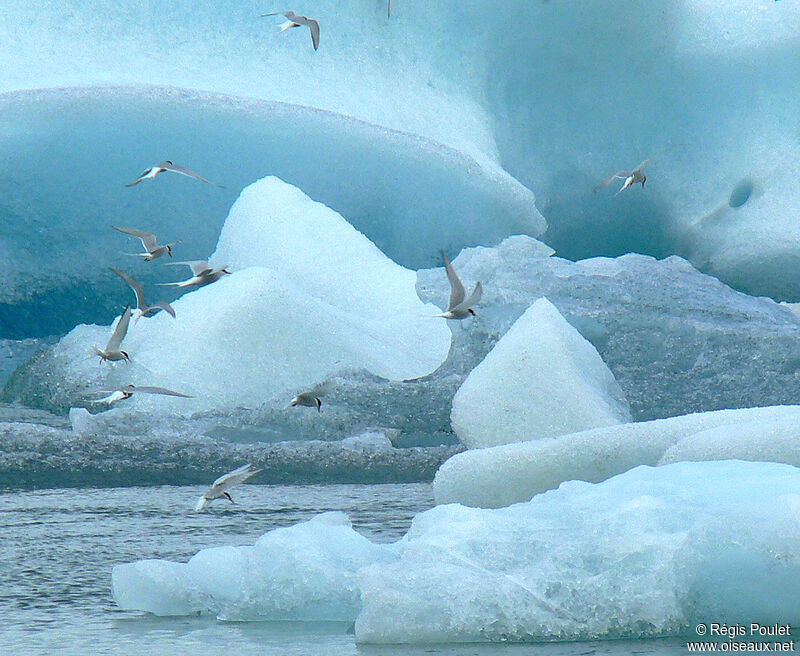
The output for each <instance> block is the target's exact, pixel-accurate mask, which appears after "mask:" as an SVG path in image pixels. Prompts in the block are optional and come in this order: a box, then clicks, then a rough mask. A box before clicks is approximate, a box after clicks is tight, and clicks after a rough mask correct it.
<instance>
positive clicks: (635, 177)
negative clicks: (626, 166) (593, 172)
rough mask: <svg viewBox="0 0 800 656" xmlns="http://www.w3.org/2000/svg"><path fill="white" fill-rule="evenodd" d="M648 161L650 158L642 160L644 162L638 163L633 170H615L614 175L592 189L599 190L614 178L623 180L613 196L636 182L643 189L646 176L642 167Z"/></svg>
mask: <svg viewBox="0 0 800 656" xmlns="http://www.w3.org/2000/svg"><path fill="white" fill-rule="evenodd" d="M649 161H650V158H647V159H646V160H644V162H642V163H641V164H639V166H637V167H636V168H635V169H633V171H617V172H616V173H615V174H614V175H612V176H610V177H608V178H606V179H605V180H603V181H602V182H601V183H600V184H599V185H597V186H596V187H595V188H594V190H595V191H600V190H601V189H602V188H603V187H605V186H606V185H609V184H611V183H612V182H614V180H624V182H623V183H622V187H620V190H619V191H618V192H617V193H616V194H614V195H615V196H617V195H619V194H621V193H622V192H623V191H625V190H626V189H627V188H628V187H630V186H632V185H635V184H637V183H641V185H642V189H644V183H645V182H647V176H646V175H645V174H644V173H642V169H643V168H644V167H645V165H646V164H647V162H649Z"/></svg>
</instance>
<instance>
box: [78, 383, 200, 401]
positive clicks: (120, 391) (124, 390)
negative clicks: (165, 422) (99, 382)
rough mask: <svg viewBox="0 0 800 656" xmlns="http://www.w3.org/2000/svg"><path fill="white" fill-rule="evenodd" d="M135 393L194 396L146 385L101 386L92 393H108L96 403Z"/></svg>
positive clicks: (119, 398) (181, 396)
mask: <svg viewBox="0 0 800 656" xmlns="http://www.w3.org/2000/svg"><path fill="white" fill-rule="evenodd" d="M134 393H136V394H161V395H162V396H179V397H180V398H182V399H191V398H193V397H191V396H189V395H188V394H181V393H180V392H173V391H172V390H168V389H165V388H163V387H149V386H146V385H123V386H122V387H101V388H98V389H96V390H92V394H108V396H106V397H104V398H102V399H97V401H95V403H108V405H112V404H113V403H116V402H117V401H122V400H124V399H129V398H131V397H132V396H133V395H134Z"/></svg>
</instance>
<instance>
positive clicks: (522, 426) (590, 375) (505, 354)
mask: <svg viewBox="0 0 800 656" xmlns="http://www.w3.org/2000/svg"><path fill="white" fill-rule="evenodd" d="M451 419H452V422H453V429H454V430H455V432H456V435H458V437H459V439H460V440H461V441H462V442H463V443H464V444H466V445H467V446H468V447H470V448H480V447H487V446H496V445H498V444H507V443H509V442H521V441H523V440H536V439H540V438H545V437H553V436H556V435H563V434H565V433H576V432H578V431H582V430H588V429H590V428H599V427H601V426H610V425H614V424H622V423H626V422H629V421H631V415H630V410H629V408H628V402H627V401H626V400H625V395H624V394H623V393H622V390H621V389H620V388H619V385H617V381H616V380H614V375H613V374H612V373H611V372H610V371H609V370H608V367H606V365H605V363H604V362H603V360H602V359H601V358H600V355H598V353H597V350H596V349H595V348H594V346H592V345H591V344H590V343H589V342H587V341H586V340H585V339H584V338H583V337H581V335H580V333H579V332H578V331H577V330H575V328H573V327H572V326H571V325H569V323H567V322H566V321H565V320H564V317H562V316H561V314H559V312H558V310H557V309H556V308H555V306H554V305H553V304H552V303H550V301H548V300H547V299H546V298H541V299H539V300H537V301H536V302H535V303H533V305H531V307H530V308H528V309H527V310H526V311H525V313H524V314H523V315H522V316H521V317H520V318H519V319H517V320H516V322H515V323H514V325H512V326H511V328H510V329H509V331H508V332H507V333H506V334H505V335H503V337H502V338H500V341H498V342H497V344H496V345H495V346H494V348H493V349H492V350H491V351H490V352H489V353H488V355H487V356H486V358H484V360H483V362H481V363H480V364H479V365H478V366H477V367H475V369H473V370H472V372H471V373H470V374H469V376H467V378H466V380H465V381H464V383H463V384H462V385H461V387H460V388H459V390H458V392H456V395H455V397H454V398H453V410H452V414H451Z"/></svg>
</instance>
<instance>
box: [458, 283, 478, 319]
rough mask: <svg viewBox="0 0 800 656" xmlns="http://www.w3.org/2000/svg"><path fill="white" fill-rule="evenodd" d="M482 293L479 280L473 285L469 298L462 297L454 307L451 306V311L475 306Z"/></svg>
mask: <svg viewBox="0 0 800 656" xmlns="http://www.w3.org/2000/svg"><path fill="white" fill-rule="evenodd" d="M482 294H483V285H482V284H481V283H480V281H479V282H478V283H477V284H476V285H475V289H473V290H472V293H471V294H470V295H469V298H466V299H464V300H463V301H461V303H459V304H458V305H456V307H454V308H452V309H453V311H456V312H457V311H459V310H461V311H464V310H469V309H470V308H471V307H475V306H476V305H477V304H478V302H479V301H480V300H481V295H482Z"/></svg>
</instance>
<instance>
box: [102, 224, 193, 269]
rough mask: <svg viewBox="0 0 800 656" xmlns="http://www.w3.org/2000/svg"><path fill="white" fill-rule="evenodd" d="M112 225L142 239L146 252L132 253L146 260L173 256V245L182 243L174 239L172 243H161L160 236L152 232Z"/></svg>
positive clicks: (115, 228) (120, 230) (150, 260)
mask: <svg viewBox="0 0 800 656" xmlns="http://www.w3.org/2000/svg"><path fill="white" fill-rule="evenodd" d="M111 227H112V228H114V230H118V231H119V232H124V233H125V234H126V235H131V236H132V237H136V238H137V239H141V240H142V246H144V250H145V252H144V253H130V255H136V256H137V257H141V258H144V260H145V262H152V261H153V260H155V259H158V258H159V257H161V256H163V255H169V256H170V257H172V247H173V246H177V245H178V244H180V243H181V242H179V241H173V242H172V243H171V244H164V245H159V243H158V238H157V237H156V236H155V235H154V234H153V233H152V232H145V231H144V230H134V229H133V228H120V227H119V226H114V225H112V226H111Z"/></svg>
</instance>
